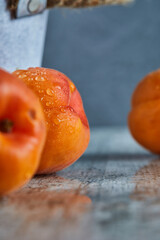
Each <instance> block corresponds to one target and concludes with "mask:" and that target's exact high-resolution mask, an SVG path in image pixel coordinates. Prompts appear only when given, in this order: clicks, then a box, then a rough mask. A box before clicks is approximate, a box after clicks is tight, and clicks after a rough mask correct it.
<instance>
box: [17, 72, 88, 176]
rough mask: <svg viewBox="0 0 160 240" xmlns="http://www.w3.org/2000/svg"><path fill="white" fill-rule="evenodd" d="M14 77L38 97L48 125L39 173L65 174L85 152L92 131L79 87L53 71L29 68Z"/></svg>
mask: <svg viewBox="0 0 160 240" xmlns="http://www.w3.org/2000/svg"><path fill="white" fill-rule="evenodd" d="M14 75H16V76H18V77H19V78H20V79H22V80H23V81H24V82H25V83H26V84H27V86H28V87H30V89H32V90H33V91H34V92H35V94H36V95H37V96H38V98H39V100H40V101H41V104H42V106H43V110H44V114H45V117H46V123H47V140H46V144H45V147H44V151H43V154H42V158H41V162H40V166H39V169H38V171H37V173H50V172H55V171H59V170H62V169H63V168H66V167H67V166H69V165H71V164H72V163H74V162H75V161H76V160H77V159H78V158H79V157H80V156H81V155H82V154H83V152H84V151H85V149H86V148H87V146H88V143H89V138H90V130H89V125H88V121H87V117H86V115H85V112H84V109H83V103H82V100H81V97H80V94H79V92H78V90H77V89H76V87H75V85H74V84H73V83H72V82H71V81H70V79H69V78H68V77H66V76H65V75H64V74H62V73H60V72H58V71H56V70H51V69H45V68H29V69H28V70H18V71H15V72H14Z"/></svg>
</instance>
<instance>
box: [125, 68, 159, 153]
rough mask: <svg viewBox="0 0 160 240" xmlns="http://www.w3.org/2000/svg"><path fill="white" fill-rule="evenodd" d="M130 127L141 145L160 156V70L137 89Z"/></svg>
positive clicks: (147, 77) (134, 95)
mask: <svg viewBox="0 0 160 240" xmlns="http://www.w3.org/2000/svg"><path fill="white" fill-rule="evenodd" d="M128 125H129V129H130V131H131V134H132V135H133V137H134V138H135V140H136V141H137V142H139V144H141V145H142V146H143V147H145V148H146V149H148V150H150V151H151V152H153V153H157V154H160V69H158V70H157V71H154V72H152V73H150V74H148V75H147V76H146V77H145V78H144V79H143V80H142V81H141V82H140V83H139V84H138V86H137V88H136V89H135V91H134V93H133V96H132V109H131V112H130V113H129V117H128Z"/></svg>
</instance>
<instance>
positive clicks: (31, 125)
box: [0, 69, 46, 195]
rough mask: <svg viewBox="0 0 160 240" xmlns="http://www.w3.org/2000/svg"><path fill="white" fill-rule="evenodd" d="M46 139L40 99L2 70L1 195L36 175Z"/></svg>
mask: <svg viewBox="0 0 160 240" xmlns="http://www.w3.org/2000/svg"><path fill="white" fill-rule="evenodd" d="M45 136H46V128H45V120H44V116H43V111H42V108H41V105H40V103H39V100H38V98H37V97H36V96H35V95H34V93H32V91H31V90H30V89H28V88H27V86H26V85H25V84H24V83H23V82H22V81H20V80H19V79H18V78H16V77H15V76H13V75H12V74H9V73H7V72H5V71H4V70H2V69H0V195H2V194H5V193H8V192H10V191H12V190H15V189H17V188H19V187H20V186H22V185H23V184H24V183H26V182H27V181H28V180H29V179H30V178H31V177H32V176H33V175H34V173H35V171H36V170H37V168H38V164H39V161H40V155H41V152H42V149H43V146H44V143H45Z"/></svg>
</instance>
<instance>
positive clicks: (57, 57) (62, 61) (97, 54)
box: [43, 0, 160, 126]
mask: <svg viewBox="0 0 160 240" xmlns="http://www.w3.org/2000/svg"><path fill="white" fill-rule="evenodd" d="M159 9H160V1H159V0H136V1H135V3H134V4H131V5H129V6H127V7H123V6H111V7H100V8H93V9H87V10H86V9H85V10H69V9H55V10H52V11H51V12H50V16H49V24H48V31H47V37H46V47H45V51H44V59H43V66H45V67H50V68H56V69H58V70H60V71H62V72H64V73H66V74H67V75H68V76H69V77H70V78H71V79H72V80H73V81H74V82H75V83H76V85H77V86H78V89H79V90H80V92H81V95H82V97H83V101H84V105H85V109H86V112H87V116H88V118H89V122H90V124H91V126H95V125H98V126H103V125H124V124H126V118H127V113H128V111H129V105H130V96H131V93H132V91H133V89H134V87H135V86H136V84H137V83H138V81H139V80H140V79H141V78H142V77H143V76H144V75H145V74H147V73H148V72H150V71H152V70H154V69H157V68H158V67H159V66H160V47H159V45H160V30H159V29H160V14H159Z"/></svg>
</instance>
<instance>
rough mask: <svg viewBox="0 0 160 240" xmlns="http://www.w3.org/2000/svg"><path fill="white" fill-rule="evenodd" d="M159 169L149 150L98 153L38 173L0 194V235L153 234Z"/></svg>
mask: <svg viewBox="0 0 160 240" xmlns="http://www.w3.org/2000/svg"><path fill="white" fill-rule="evenodd" d="M152 158H153V159H152ZM159 173H160V160H159V159H156V160H154V157H153V156H151V155H148V157H147V156H145V157H140V158H138V156H137V157H135V158H132V159H129V158H127V157H126V158H121V157H119V158H118V157H117V158H116V159H115V158H112V157H111V156H110V157H109V158H107V156H105V157H102V156H101V157H100V158H93V157H84V158H82V159H81V160H79V161H78V162H77V163H76V164H74V165H73V166H71V167H70V168H68V169H66V170H64V171H61V172H59V173H58V174H57V175H49V176H37V177H35V178H34V179H33V180H32V181H31V182H30V183H29V184H28V185H27V186H26V187H25V188H24V189H22V190H20V191H19V192H17V193H14V194H11V195H9V196H7V197H5V198H3V199H1V201H0V239H1V240H10V239H16V240H20V239H24V240H42V239H43V240H44V239H47V240H51V239H54V240H71V239H74V240H82V239H89V240H104V239H107V240H119V239H123V240H128V239H130V240H137V239H142V240H143V239H144V240H150V239H153V240H158V238H159V234H160V229H159V226H160V192H159V185H160V174H159ZM140 196H141V197H140Z"/></svg>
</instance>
